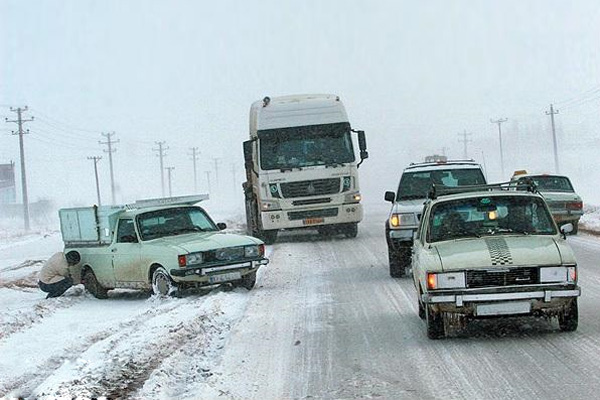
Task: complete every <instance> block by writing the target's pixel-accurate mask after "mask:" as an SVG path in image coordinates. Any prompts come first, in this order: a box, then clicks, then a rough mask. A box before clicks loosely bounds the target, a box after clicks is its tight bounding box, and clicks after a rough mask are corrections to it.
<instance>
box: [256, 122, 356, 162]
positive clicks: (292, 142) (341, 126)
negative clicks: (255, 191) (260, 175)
mask: <svg viewBox="0 0 600 400" xmlns="http://www.w3.org/2000/svg"><path fill="white" fill-rule="evenodd" d="M258 136H259V138H260V166H261V168H262V169H264V170H272V169H282V170H285V169H292V168H302V167H309V166H314V165H332V166H335V165H343V164H346V163H351V162H353V161H354V160H355V157H354V150H353V147H352V139H351V136H350V125H349V124H348V123H337V124H326V125H311V126H299V127H293V128H283V129H270V130H263V131H260V132H259V133H258Z"/></svg>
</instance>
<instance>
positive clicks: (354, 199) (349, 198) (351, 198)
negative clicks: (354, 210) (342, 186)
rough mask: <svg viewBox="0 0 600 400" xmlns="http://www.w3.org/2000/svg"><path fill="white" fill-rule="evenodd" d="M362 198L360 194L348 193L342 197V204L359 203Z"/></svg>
mask: <svg viewBox="0 0 600 400" xmlns="http://www.w3.org/2000/svg"><path fill="white" fill-rule="evenodd" d="M361 199H362V196H361V195H360V193H348V194H347V195H345V196H344V204H348V203H360V200H361Z"/></svg>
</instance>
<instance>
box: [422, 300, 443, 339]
mask: <svg viewBox="0 0 600 400" xmlns="http://www.w3.org/2000/svg"><path fill="white" fill-rule="evenodd" d="M425 307H426V310H427V311H426V313H425V317H426V322H427V337H428V338H429V339H441V338H443V337H444V336H446V333H445V331H444V318H443V317H442V314H441V313H437V312H435V311H433V308H432V307H431V305H429V304H427V305H426V306H425Z"/></svg>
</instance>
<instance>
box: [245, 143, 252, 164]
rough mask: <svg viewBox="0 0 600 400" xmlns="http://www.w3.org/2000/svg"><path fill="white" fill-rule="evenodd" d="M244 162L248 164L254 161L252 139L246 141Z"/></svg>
mask: <svg viewBox="0 0 600 400" xmlns="http://www.w3.org/2000/svg"><path fill="white" fill-rule="evenodd" d="M244 162H245V163H246V165H247V164H248V163H251V162H252V140H247V141H245V142H244Z"/></svg>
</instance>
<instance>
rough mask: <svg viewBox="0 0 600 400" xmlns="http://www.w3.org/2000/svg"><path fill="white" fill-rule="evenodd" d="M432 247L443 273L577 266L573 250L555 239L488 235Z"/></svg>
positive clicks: (550, 237) (551, 237)
mask: <svg viewBox="0 0 600 400" xmlns="http://www.w3.org/2000/svg"><path fill="white" fill-rule="evenodd" d="M433 247H435V248H436V250H437V253H438V255H439V257H440V261H441V266H442V270H443V271H452V270H463V269H476V268H494V267H510V266H524V265H560V264H562V263H563V262H564V263H570V262H573V263H574V257H573V255H572V251H571V249H570V248H569V247H568V245H566V244H564V243H558V241H557V240H556V238H555V237H554V236H508V235H504V236H494V237H491V236H487V237H483V238H473V239H458V240H453V241H446V242H441V243H438V244H435V245H433Z"/></svg>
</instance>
